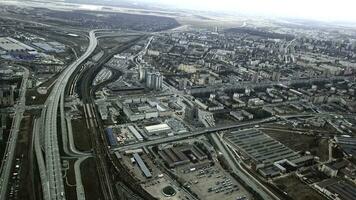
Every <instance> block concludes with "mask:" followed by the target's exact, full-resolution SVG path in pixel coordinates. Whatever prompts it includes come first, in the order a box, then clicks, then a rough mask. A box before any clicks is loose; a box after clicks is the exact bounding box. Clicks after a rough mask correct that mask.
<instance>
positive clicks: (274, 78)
mask: <svg viewBox="0 0 356 200" xmlns="http://www.w3.org/2000/svg"><path fill="white" fill-rule="evenodd" d="M280 77H281V73H280V72H279V71H274V72H273V73H272V81H279V79H280Z"/></svg>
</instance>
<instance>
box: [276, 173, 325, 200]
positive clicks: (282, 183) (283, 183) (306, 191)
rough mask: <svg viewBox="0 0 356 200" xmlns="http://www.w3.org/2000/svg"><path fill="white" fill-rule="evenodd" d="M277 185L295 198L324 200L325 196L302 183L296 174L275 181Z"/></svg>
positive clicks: (299, 199)
mask: <svg viewBox="0 0 356 200" xmlns="http://www.w3.org/2000/svg"><path fill="white" fill-rule="evenodd" d="M274 182H275V184H276V186H277V187H278V188H279V189H281V190H283V191H284V192H286V193H287V194H288V195H289V196H290V197H292V198H293V199H294V200H310V199H313V200H323V199H325V197H323V196H321V195H320V194H319V193H317V192H316V191H315V190H313V189H312V188H310V187H309V186H308V185H306V184H304V183H302V182H301V181H300V180H299V179H298V178H297V177H295V176H294V175H291V176H288V177H284V178H281V179H278V180H276V181H274Z"/></svg>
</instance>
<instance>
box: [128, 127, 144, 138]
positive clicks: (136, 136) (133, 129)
mask: <svg viewBox="0 0 356 200" xmlns="http://www.w3.org/2000/svg"><path fill="white" fill-rule="evenodd" d="M127 128H128V129H129V130H130V132H131V133H132V134H133V135H134V136H135V138H136V139H137V140H138V141H143V137H142V135H141V134H140V133H139V132H138V131H137V130H136V128H135V127H134V126H132V125H129V126H127Z"/></svg>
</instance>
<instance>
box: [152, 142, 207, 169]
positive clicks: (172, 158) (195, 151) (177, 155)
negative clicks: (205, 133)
mask: <svg viewBox="0 0 356 200" xmlns="http://www.w3.org/2000/svg"><path fill="white" fill-rule="evenodd" d="M158 154H159V155H160V156H161V158H162V159H163V160H164V162H165V163H166V164H167V165H168V166H169V167H171V168H174V167H176V166H180V165H185V164H188V163H197V162H199V161H203V160H205V159H207V158H208V156H207V155H206V154H204V153H203V152H202V151H201V150H200V149H199V148H198V147H196V146H195V145H191V144H184V145H181V146H177V147H172V148H165V149H161V150H160V151H159V152H158Z"/></svg>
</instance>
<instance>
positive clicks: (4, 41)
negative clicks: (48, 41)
mask: <svg viewBox="0 0 356 200" xmlns="http://www.w3.org/2000/svg"><path fill="white" fill-rule="evenodd" d="M0 48H1V49H3V50H5V51H6V52H20V51H35V49H34V48H32V47H30V46H28V45H26V44H23V43H22V42H19V41H17V40H15V39H13V38H11V37H0Z"/></svg>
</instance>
